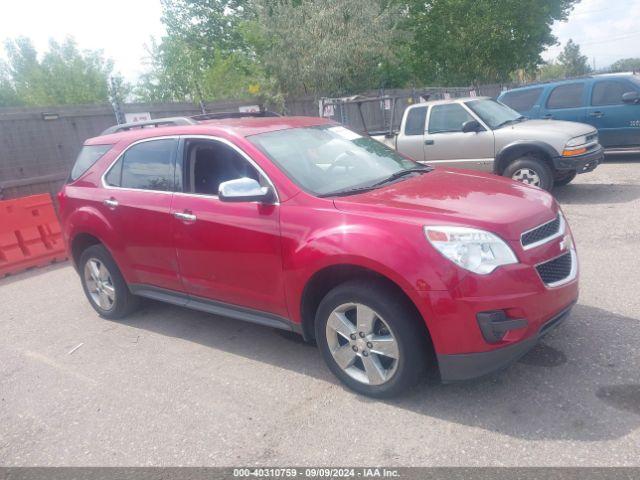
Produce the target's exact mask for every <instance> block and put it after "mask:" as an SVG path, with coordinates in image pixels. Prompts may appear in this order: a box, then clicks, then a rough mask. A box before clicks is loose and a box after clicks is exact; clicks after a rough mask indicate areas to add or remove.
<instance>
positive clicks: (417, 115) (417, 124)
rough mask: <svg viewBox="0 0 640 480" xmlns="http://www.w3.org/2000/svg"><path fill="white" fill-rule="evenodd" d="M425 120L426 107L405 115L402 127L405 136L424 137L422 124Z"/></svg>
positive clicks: (412, 110)
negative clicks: (404, 122) (405, 118)
mask: <svg viewBox="0 0 640 480" xmlns="http://www.w3.org/2000/svg"><path fill="white" fill-rule="evenodd" d="M426 119H427V107H416V108H412V109H411V110H409V113H407V122H406V124H405V126H404V134H405V135H424V124H425V121H426Z"/></svg>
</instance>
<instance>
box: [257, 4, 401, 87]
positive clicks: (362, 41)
mask: <svg viewBox="0 0 640 480" xmlns="http://www.w3.org/2000/svg"><path fill="white" fill-rule="evenodd" d="M399 13H400V11H399V9H398V7H397V6H395V5H388V4H387V2H384V1H379V0H324V1H321V2H320V1H312V0H284V1H272V0H257V1H255V2H254V8H253V15H254V20H253V21H252V22H249V23H247V24H245V38H247V39H248V43H249V44H251V45H252V47H253V49H254V50H255V52H256V55H257V58H258V59H259V61H260V62H261V63H262V64H263V65H264V67H265V69H266V71H267V72H268V73H269V74H271V75H273V76H274V77H275V78H276V80H277V82H278V85H279V86H280V87H281V88H282V90H283V91H286V92H287V94H289V95H296V94H312V95H316V96H320V95H338V94H346V93H352V92H358V91H363V90H366V89H369V88H377V87H380V86H395V84H397V83H403V82H404V81H405V78H402V77H403V76H404V74H403V73H402V72H400V74H399V70H398V69H396V66H397V65H398V52H399V51H403V50H396V49H395V48H394V45H395V44H396V43H397V42H396V41H395V40H396V38H398V37H397V35H398V30H397V29H396V26H397V22H398V18H399V17H398V14H399Z"/></svg>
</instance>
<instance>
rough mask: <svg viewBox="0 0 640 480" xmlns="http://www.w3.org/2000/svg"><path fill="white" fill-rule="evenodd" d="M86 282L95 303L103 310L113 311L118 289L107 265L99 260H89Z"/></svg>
mask: <svg viewBox="0 0 640 480" xmlns="http://www.w3.org/2000/svg"><path fill="white" fill-rule="evenodd" d="M84 281H85V284H86V285H87V290H88V292H89V295H90V296H91V299H92V300H93V302H94V303H95V304H96V305H98V306H99V307H100V308H101V309H103V310H111V309H112V308H113V306H114V304H115V302H116V289H115V286H114V285H113V280H112V278H111V273H110V272H109V270H108V269H107V267H106V266H105V264H104V263H102V261H100V260H98V259H97V258H90V259H89V260H87V262H86V263H85V265H84Z"/></svg>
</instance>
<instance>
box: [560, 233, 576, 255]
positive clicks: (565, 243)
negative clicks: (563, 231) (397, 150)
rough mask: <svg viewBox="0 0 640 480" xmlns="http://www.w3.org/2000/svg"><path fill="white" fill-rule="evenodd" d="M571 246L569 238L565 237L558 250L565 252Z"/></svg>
mask: <svg viewBox="0 0 640 480" xmlns="http://www.w3.org/2000/svg"><path fill="white" fill-rule="evenodd" d="M572 245H573V242H572V241H571V237H570V236H569V235H565V236H564V238H563V239H562V241H561V242H560V250H561V251H563V252H564V251H565V250H568V249H569V248H570V247H571V246H572Z"/></svg>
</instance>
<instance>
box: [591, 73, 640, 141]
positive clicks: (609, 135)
mask: <svg viewBox="0 0 640 480" xmlns="http://www.w3.org/2000/svg"><path fill="white" fill-rule="evenodd" d="M637 90H638V87H636V86H634V85H633V84H632V83H631V82H628V81H627V80H624V79H610V80H597V81H595V82H594V84H593V90H592V91H591V102H590V106H589V111H588V115H587V122H588V123H590V124H591V125H593V126H594V127H596V128H597V129H598V136H599V138H600V144H601V145H602V146H603V147H605V148H615V147H620V148H625V147H634V146H639V145H640V104H637V103H625V102H623V101H622V95H624V94H625V93H627V92H635V91H637Z"/></svg>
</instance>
